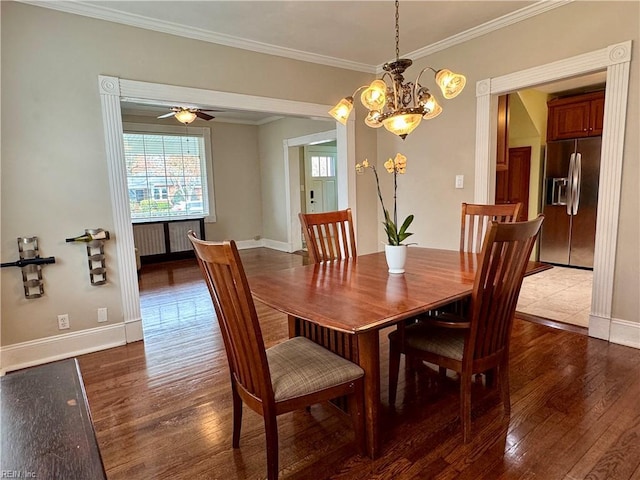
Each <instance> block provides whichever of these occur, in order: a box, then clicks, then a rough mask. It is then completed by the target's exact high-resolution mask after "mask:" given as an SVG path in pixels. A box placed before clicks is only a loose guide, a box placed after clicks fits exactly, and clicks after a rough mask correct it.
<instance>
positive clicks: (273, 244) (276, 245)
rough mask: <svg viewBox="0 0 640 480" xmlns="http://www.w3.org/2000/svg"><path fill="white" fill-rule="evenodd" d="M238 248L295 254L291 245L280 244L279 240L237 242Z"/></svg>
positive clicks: (263, 239)
mask: <svg viewBox="0 0 640 480" xmlns="http://www.w3.org/2000/svg"><path fill="white" fill-rule="evenodd" d="M236 247H238V250H246V249H248V248H260V247H264V248H270V249H272V250H278V251H280V252H287V253H292V252H293V247H292V246H291V244H289V243H286V242H279V241H278V240H269V239H268V238H261V239H260V240H236Z"/></svg>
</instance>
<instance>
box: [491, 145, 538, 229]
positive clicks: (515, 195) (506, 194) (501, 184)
mask: <svg viewBox="0 0 640 480" xmlns="http://www.w3.org/2000/svg"><path fill="white" fill-rule="evenodd" d="M505 167H506V169H503V170H501V171H496V204H501V203H518V202H521V203H522V209H521V210H520V214H519V216H518V221H519V222H522V221H525V220H527V219H528V216H529V178H530V176H531V147H516V148H510V149H509V150H508V159H507V161H506V162H505Z"/></svg>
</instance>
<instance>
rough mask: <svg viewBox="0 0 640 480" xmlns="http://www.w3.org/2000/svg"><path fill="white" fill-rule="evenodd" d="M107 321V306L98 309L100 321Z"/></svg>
mask: <svg viewBox="0 0 640 480" xmlns="http://www.w3.org/2000/svg"><path fill="white" fill-rule="evenodd" d="M106 321H107V309H106V307H103V308H99V309H98V322H106Z"/></svg>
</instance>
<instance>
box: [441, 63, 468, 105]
mask: <svg viewBox="0 0 640 480" xmlns="http://www.w3.org/2000/svg"><path fill="white" fill-rule="evenodd" d="M436 83H437V84H438V86H439V87H440V90H442V96H443V97H444V98H446V99H447V100H450V99H452V98H455V97H457V96H458V95H459V94H460V92H461V91H462V89H463V88H464V86H465V84H466V83H467V79H466V78H465V76H464V75H460V74H459V73H453V72H452V71H451V70H447V69H446V68H443V69H442V70H438V72H437V73H436Z"/></svg>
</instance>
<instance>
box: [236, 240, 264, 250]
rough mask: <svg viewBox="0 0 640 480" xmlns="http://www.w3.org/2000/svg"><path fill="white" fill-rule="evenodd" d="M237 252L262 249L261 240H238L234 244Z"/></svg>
mask: <svg viewBox="0 0 640 480" xmlns="http://www.w3.org/2000/svg"><path fill="white" fill-rule="evenodd" d="M236 247H238V250H246V249H248V248H259V247H264V245H263V243H262V240H238V241H237V242H236Z"/></svg>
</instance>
